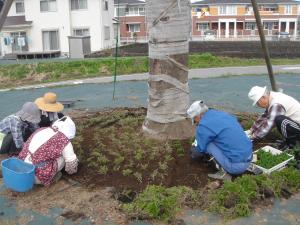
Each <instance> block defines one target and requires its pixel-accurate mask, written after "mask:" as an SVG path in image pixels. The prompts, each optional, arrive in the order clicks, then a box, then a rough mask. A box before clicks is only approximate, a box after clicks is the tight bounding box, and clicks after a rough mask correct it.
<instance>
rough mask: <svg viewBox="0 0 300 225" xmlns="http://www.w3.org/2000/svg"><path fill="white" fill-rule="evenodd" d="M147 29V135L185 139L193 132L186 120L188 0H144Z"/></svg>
mask: <svg viewBox="0 0 300 225" xmlns="http://www.w3.org/2000/svg"><path fill="white" fill-rule="evenodd" d="M146 12H147V24H148V29H149V61H150V69H149V81H148V92H149V93H148V94H149V96H148V110H147V116H146V119H145V122H144V125H143V130H144V133H145V134H146V135H147V136H150V137H152V138H158V139H185V138H188V137H191V136H192V135H193V129H192V127H191V123H190V121H188V120H187V119H186V110H187V108H188V105H189V88H188V51H189V45H188V44H189V43H188V42H189V37H190V27H191V26H190V23H191V15H190V13H191V10H190V2H189V0H146Z"/></svg>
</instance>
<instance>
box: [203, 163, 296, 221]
mask: <svg viewBox="0 0 300 225" xmlns="http://www.w3.org/2000/svg"><path fill="white" fill-rule="evenodd" d="M299 189H300V173H299V171H297V170H296V169H294V168H292V167H290V168H286V169H284V170H282V171H278V172H274V173H272V174H271V175H270V176H267V175H258V176H253V175H244V176H242V177H239V178H237V179H236V180H235V181H233V182H228V181H227V182H225V183H224V185H223V186H222V187H221V188H220V189H218V190H216V191H213V192H210V193H209V201H211V204H210V206H209V211H211V212H215V213H218V214H221V215H222V216H224V217H225V219H234V218H237V217H245V216H249V215H250V214H251V210H252V209H253V208H254V207H255V206H256V204H257V203H258V202H259V201H261V200H264V199H267V198H273V197H286V194H287V193H288V197H289V196H290V195H291V194H292V193H295V192H297V191H298V190H299Z"/></svg>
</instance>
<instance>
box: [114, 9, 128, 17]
mask: <svg viewBox="0 0 300 225" xmlns="http://www.w3.org/2000/svg"><path fill="white" fill-rule="evenodd" d="M125 15H126V10H125V7H120V8H118V7H116V8H115V17H118V16H125Z"/></svg>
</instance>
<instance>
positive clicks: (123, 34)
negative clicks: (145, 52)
mask: <svg viewBox="0 0 300 225" xmlns="http://www.w3.org/2000/svg"><path fill="white" fill-rule="evenodd" d="M114 3H115V17H118V15H119V31H120V34H119V36H120V40H121V43H126V42H144V41H146V40H147V26H146V15H145V5H146V3H145V1H142V0H114Z"/></svg>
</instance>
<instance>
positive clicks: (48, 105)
mask: <svg viewBox="0 0 300 225" xmlns="http://www.w3.org/2000/svg"><path fill="white" fill-rule="evenodd" d="M34 103H35V104H36V105H37V106H38V107H39V109H40V110H43V111H45V112H60V111H62V110H63V109H64V106H63V104H61V103H60V102H57V101H56V94H55V93H52V92H48V93H46V94H44V96H43V97H41V98H37V99H36V100H35V102H34Z"/></svg>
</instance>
